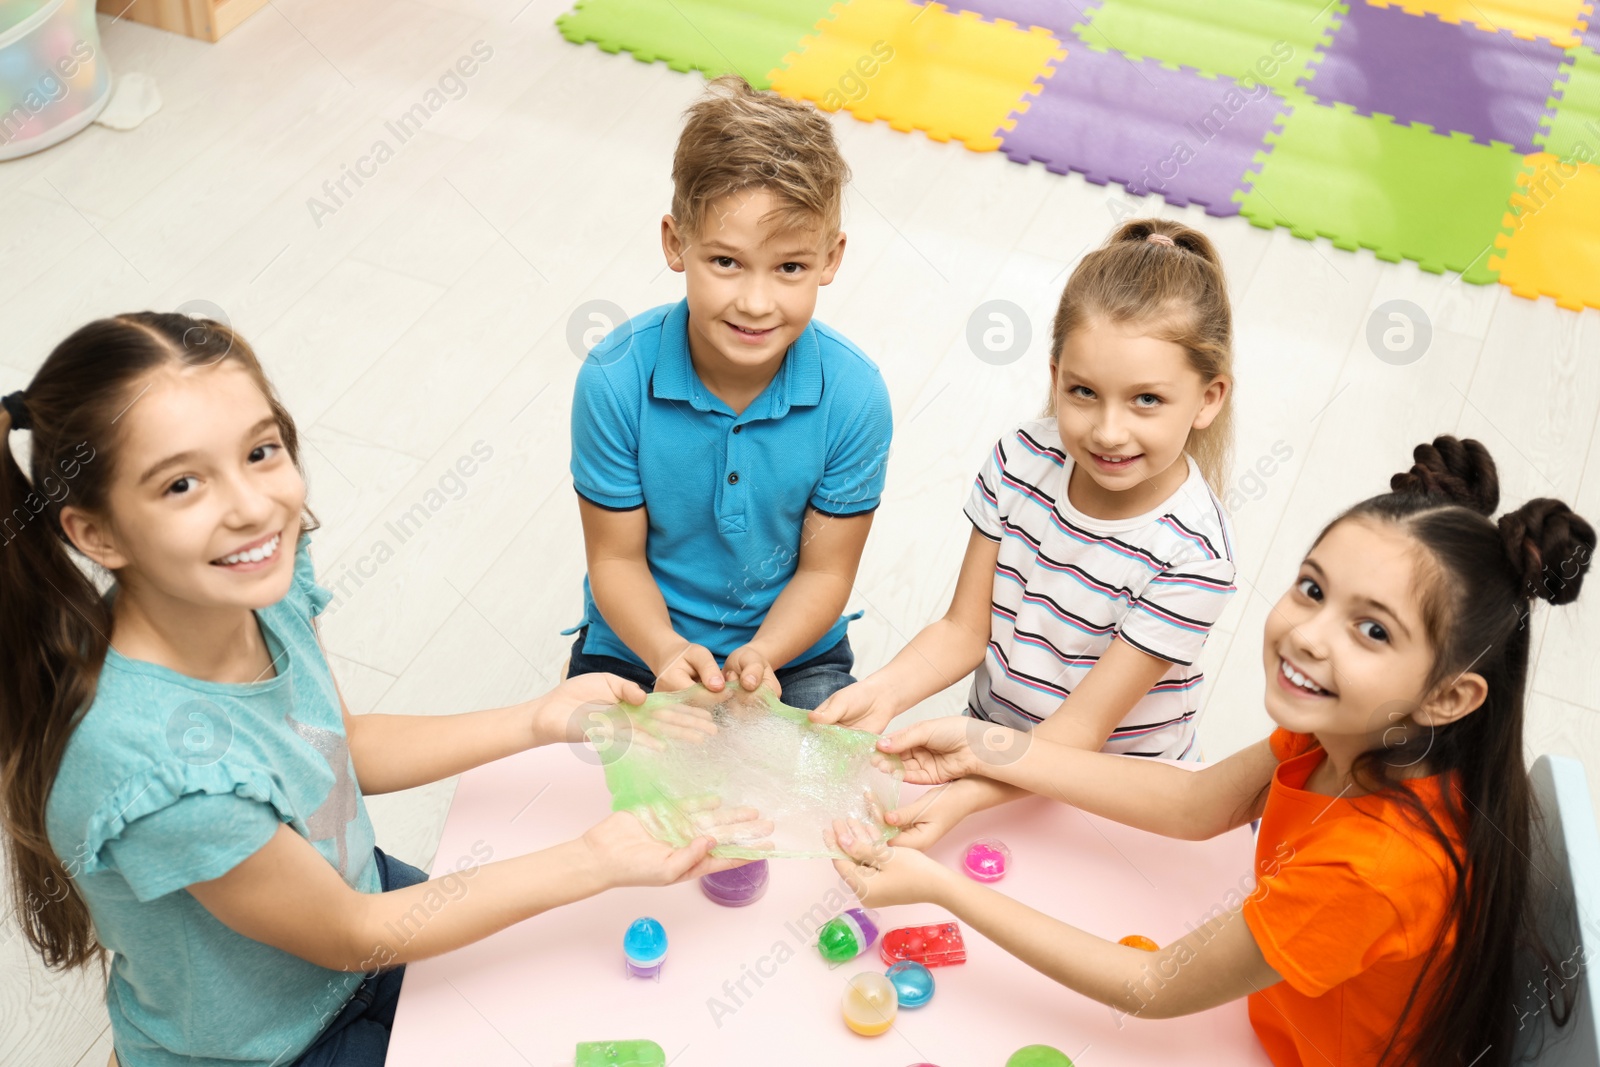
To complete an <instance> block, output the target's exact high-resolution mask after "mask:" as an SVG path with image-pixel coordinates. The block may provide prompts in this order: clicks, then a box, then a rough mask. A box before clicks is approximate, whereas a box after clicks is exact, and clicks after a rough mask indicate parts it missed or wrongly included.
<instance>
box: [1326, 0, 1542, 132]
mask: <svg viewBox="0 0 1600 1067" xmlns="http://www.w3.org/2000/svg"><path fill="white" fill-rule="evenodd" d="M1564 55H1565V50H1564V49H1561V48H1557V47H1556V46H1555V45H1552V44H1551V43H1550V42H1549V41H1545V40H1537V41H1522V40H1518V39H1517V38H1514V37H1512V36H1511V35H1510V34H1509V33H1507V32H1505V31H1501V32H1499V33H1489V32H1488V31H1486V30H1481V29H1479V28H1478V27H1476V26H1470V25H1467V24H1465V23H1463V24H1461V25H1453V24H1451V23H1448V22H1441V21H1440V20H1439V18H1438V17H1437V16H1435V15H1408V14H1407V13H1406V12H1404V11H1402V10H1400V9H1399V8H1398V7H1372V6H1371V5H1369V4H1365V3H1352V4H1350V10H1349V13H1348V14H1346V15H1345V17H1344V22H1343V23H1342V24H1340V26H1339V28H1338V29H1337V30H1336V31H1334V34H1333V39H1332V40H1331V41H1330V42H1329V44H1328V47H1327V49H1326V50H1325V51H1324V52H1323V55H1322V58H1321V59H1320V60H1319V61H1317V62H1318V65H1317V66H1316V67H1315V69H1314V70H1313V71H1312V73H1311V74H1310V75H1308V76H1307V77H1306V79H1305V80H1303V81H1302V82H1301V88H1303V89H1305V91H1306V92H1308V93H1309V94H1311V96H1312V97H1314V98H1315V99H1316V100H1318V101H1319V102H1321V103H1324V104H1334V103H1339V104H1349V105H1350V106H1352V107H1353V108H1355V109H1356V111H1357V112H1359V113H1360V114H1363V115H1371V114H1380V115H1390V116H1393V118H1394V120H1395V121H1396V122H1399V123H1404V124H1407V125H1411V124H1421V125H1425V126H1430V127H1432V128H1433V130H1434V132H1436V133H1438V134H1441V135H1447V134H1450V133H1464V134H1468V135H1470V136H1471V137H1472V138H1473V140H1476V141H1479V142H1481V143H1483V144H1488V143H1489V142H1491V141H1500V142H1503V143H1505V144H1509V145H1511V146H1512V147H1513V148H1515V149H1516V150H1517V151H1518V152H1522V153H1528V152H1536V151H1538V149H1537V148H1536V147H1535V146H1534V143H1533V137H1534V134H1536V133H1538V132H1539V122H1540V120H1541V119H1542V118H1544V117H1545V114H1546V112H1545V106H1544V105H1545V100H1546V99H1547V98H1548V97H1549V96H1550V92H1551V86H1552V85H1553V84H1554V83H1555V79H1556V71H1557V69H1558V68H1559V67H1560V65H1561V60H1562V57H1563V56H1564Z"/></svg>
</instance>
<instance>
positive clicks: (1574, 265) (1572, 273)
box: [1489, 152, 1600, 311]
mask: <svg viewBox="0 0 1600 1067" xmlns="http://www.w3.org/2000/svg"><path fill="white" fill-rule="evenodd" d="M1526 160H1527V163H1528V168H1527V170H1525V171H1524V172H1523V173H1522V174H1521V175H1519V176H1518V177H1517V191H1516V192H1515V193H1514V194H1512V197H1511V205H1510V206H1511V210H1510V211H1508V212H1506V217H1505V226H1506V229H1507V232H1506V233H1503V234H1501V235H1500V237H1499V238H1497V239H1496V241H1495V244H1496V246H1497V247H1498V249H1499V252H1498V253H1497V254H1493V255H1491V256H1490V257H1489V269H1491V270H1498V271H1499V272H1500V284H1502V285H1505V286H1508V287H1510V289H1511V291H1512V292H1513V293H1516V294H1517V295H1518V296H1525V297H1529V298H1530V299H1532V298H1537V297H1539V296H1552V297H1555V301H1556V303H1557V304H1558V305H1560V306H1561V307H1564V308H1571V309H1573V310H1574V311H1578V310H1582V308H1583V306H1584V305H1585V304H1587V305H1588V306H1589V307H1593V308H1600V166H1596V165H1595V164H1593V163H1580V162H1576V161H1574V160H1571V159H1561V158H1559V157H1557V156H1553V155H1551V154H1549V153H1548V152H1539V153H1536V154H1534V155H1531V156H1527V157H1526Z"/></svg>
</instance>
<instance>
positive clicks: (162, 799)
mask: <svg viewBox="0 0 1600 1067" xmlns="http://www.w3.org/2000/svg"><path fill="white" fill-rule="evenodd" d="M292 810H293V809H292V806H291V804H290V802H289V799H288V797H287V796H286V795H285V794H284V793H283V792H282V790H281V789H280V788H279V786H278V783H277V782H276V781H274V780H273V778H272V777H271V776H270V775H269V774H267V773H266V772H265V771H263V770H261V769H259V768H253V767H248V766H236V765H234V764H232V763H229V762H228V761H226V760H219V761H217V762H215V763H210V764H206V765H203V766H191V765H188V764H185V763H183V762H181V761H176V760H174V761H170V762H163V763H161V764H157V765H154V766H147V767H146V768H145V769H143V770H141V771H138V772H136V773H134V774H132V775H130V776H129V777H128V778H126V779H124V780H123V781H122V782H121V783H119V784H118V785H117V787H116V788H115V789H113V790H112V791H111V792H110V793H108V794H107V795H106V796H105V797H104V798H103V799H102V800H101V802H100V804H99V806H98V807H97V808H96V809H95V810H94V812H93V813H92V814H91V815H90V817H89V821H88V823H87V826H86V829H85V832H84V842H83V847H82V849H80V850H78V855H79V859H78V861H77V862H76V864H75V866H77V868H78V871H77V872H76V873H79V874H94V873H96V872H98V871H103V870H114V871H116V872H118V873H119V874H121V875H122V877H123V879H124V880H125V881H126V882H127V883H128V886H129V887H130V888H131V889H132V890H133V893H134V896H135V897H137V898H138V899H139V900H140V901H149V900H154V899H155V898H157V897H160V896H164V895H165V894H167V893H171V892H173V891H174V890H177V889H182V888H183V887H185V886H188V885H193V884H194V883H196V882H205V881H209V880H211V879H213V878H219V877H221V876H222V875H224V874H226V873H227V872H228V871H230V870H232V869H233V868H234V867H236V866H237V865H238V864H239V863H240V862H242V861H243V860H245V859H246V858H248V857H249V856H251V855H254V854H255V853H256V852H257V851H259V850H260V849H261V847H262V846H263V845H265V844H266V843H267V841H268V840H269V839H270V838H271V837H272V835H273V834H274V833H276V832H277V829H278V826H279V825H280V824H281V823H282V822H284V821H285V819H286V816H284V815H283V814H281V813H286V812H290V811H292Z"/></svg>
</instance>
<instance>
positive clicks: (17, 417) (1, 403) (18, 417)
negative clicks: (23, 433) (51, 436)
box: [0, 389, 33, 430]
mask: <svg viewBox="0 0 1600 1067" xmlns="http://www.w3.org/2000/svg"><path fill="white" fill-rule="evenodd" d="M0 407H4V408H5V409H6V414H8V415H10V416H11V428H12V429H13V430H31V429H33V420H32V419H30V418H28V405H27V397H26V396H24V395H23V392H22V390H21V389H18V390H17V391H16V392H14V393H11V394H10V395H8V396H3V397H0Z"/></svg>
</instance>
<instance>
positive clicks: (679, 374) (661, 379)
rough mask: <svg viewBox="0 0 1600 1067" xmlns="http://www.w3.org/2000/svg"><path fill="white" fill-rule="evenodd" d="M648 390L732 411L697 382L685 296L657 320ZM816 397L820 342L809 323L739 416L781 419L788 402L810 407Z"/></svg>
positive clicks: (658, 395) (703, 406)
mask: <svg viewBox="0 0 1600 1067" xmlns="http://www.w3.org/2000/svg"><path fill="white" fill-rule="evenodd" d="M650 392H651V394H652V395H653V396H655V397H656V398H657V399H660V400H683V401H686V402H688V403H689V404H690V405H691V406H692V407H693V408H694V409H695V410H696V411H722V412H727V413H728V414H732V412H731V411H729V410H728V406H727V405H726V404H724V403H723V402H722V401H721V400H719V399H718V398H717V397H716V395H715V394H713V393H712V392H711V390H709V389H707V388H706V387H705V385H704V383H702V382H701V381H700V376H699V375H698V374H696V373H695V370H694V361H693V360H692V359H691V358H690V356H689V301H688V300H680V301H679V302H678V304H677V306H675V307H674V308H673V309H672V310H671V311H669V312H668V313H667V317H666V319H665V320H664V321H663V322H662V323H661V347H660V349H659V350H658V352H657V355H656V366H655V371H654V372H653V373H652V374H651V376H650ZM821 402H822V347H821V345H820V343H819V342H818V341H817V326H816V323H815V322H808V323H806V328H805V329H804V330H802V331H800V336H799V337H796V338H795V340H794V343H793V344H791V345H790V346H789V351H787V352H786V353H784V357H783V367H782V368H781V369H780V370H779V371H778V374H777V375H776V376H775V377H774V378H773V379H772V381H771V382H769V383H768V385H767V387H766V389H764V390H762V392H761V395H760V396H758V397H757V398H756V399H755V402H754V403H752V404H751V405H750V406H749V407H748V408H746V409H745V411H744V414H743V415H741V416H740V421H741V422H743V421H745V420H748V419H752V418H756V419H781V418H783V416H785V415H787V414H788V413H789V409H790V408H791V407H815V406H816V405H817V404H819V403H821Z"/></svg>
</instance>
